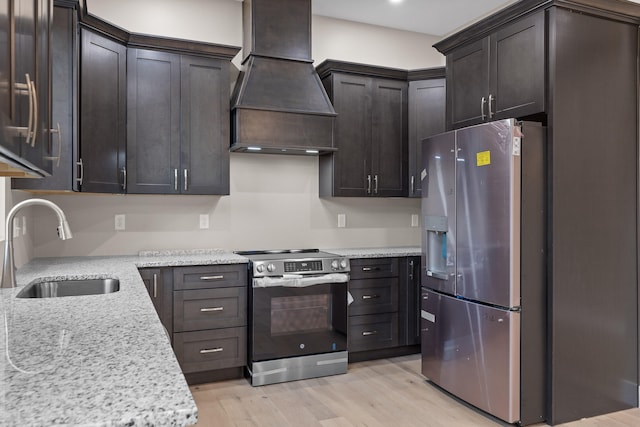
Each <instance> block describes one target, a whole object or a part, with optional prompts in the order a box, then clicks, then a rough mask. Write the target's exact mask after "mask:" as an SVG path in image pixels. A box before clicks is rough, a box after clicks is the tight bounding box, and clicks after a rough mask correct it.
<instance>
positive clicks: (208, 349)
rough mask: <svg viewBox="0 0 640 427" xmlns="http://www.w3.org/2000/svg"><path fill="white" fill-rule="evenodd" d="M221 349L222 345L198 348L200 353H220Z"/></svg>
mask: <svg viewBox="0 0 640 427" xmlns="http://www.w3.org/2000/svg"><path fill="white" fill-rule="evenodd" d="M222 350H224V349H223V348H222V347H217V348H205V349H202V350H200V354H209V353H220V352H221V351H222Z"/></svg>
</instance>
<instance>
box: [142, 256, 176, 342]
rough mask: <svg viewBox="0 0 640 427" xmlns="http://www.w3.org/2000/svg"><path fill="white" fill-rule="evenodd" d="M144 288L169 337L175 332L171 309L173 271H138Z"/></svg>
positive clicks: (147, 269) (153, 269)
mask: <svg viewBox="0 0 640 427" xmlns="http://www.w3.org/2000/svg"><path fill="white" fill-rule="evenodd" d="M138 271H139V272H140V277H142V281H143V282H144V286H145V287H146V288H147V292H149V296H150V297H151V301H152V302H153V306H154V307H155V309H156V312H157V313H158V317H159V318H160V321H161V322H162V325H163V326H164V328H165V329H166V330H167V333H168V334H169V336H171V332H172V331H173V318H172V317H173V314H172V313H173V310H172V307H171V297H172V295H171V292H172V289H171V276H170V274H171V269H167V268H141V269H139V270H138Z"/></svg>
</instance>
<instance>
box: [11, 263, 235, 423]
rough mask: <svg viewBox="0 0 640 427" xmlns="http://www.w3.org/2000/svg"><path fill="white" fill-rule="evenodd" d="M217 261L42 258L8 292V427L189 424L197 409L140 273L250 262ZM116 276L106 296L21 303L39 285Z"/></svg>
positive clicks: (21, 272)
mask: <svg viewBox="0 0 640 427" xmlns="http://www.w3.org/2000/svg"><path fill="white" fill-rule="evenodd" d="M246 262H247V260H246V259H245V258H243V257H240V256H238V255H235V254H232V253H229V252H224V251H215V252H212V253H201V254H183V255H182V256H176V255H172V256H170V255H159V256H145V257H138V256H122V257H77V258H75V257H74V258H39V259H35V260H33V261H31V262H30V263H28V264H27V265H26V266H24V267H22V268H20V269H18V270H17V275H16V276H17V282H18V287H17V288H15V289H1V290H0V426H18V425H20V426H50V425H67V426H69V425H74V426H92V427H93V426H110V427H112V426H150V425H153V426H186V425H191V424H195V423H196V421H197V408H196V405H195V402H194V401H193V398H192V396H191V392H190V391H189V388H188V386H187V383H186V381H185V379H184V376H183V375H182V372H181V370H180V366H179V365H178V362H177V360H176V358H175V356H174V354H173V350H172V349H171V345H170V343H169V340H168V338H167V336H166V334H165V330H164V328H163V326H162V324H161V323H160V320H159V319H158V316H157V314H156V311H155V308H154V307H153V304H152V302H151V299H150V298H149V296H148V294H147V291H146V289H145V287H144V284H143V282H142V279H141V278H140V275H139V274H138V270H137V268H138V267H154V266H173V265H198V264H200V265H203V264H229V263H246ZM42 278H44V279H46V280H54V279H61V278H70V279H85V278H117V279H119V280H120V290H119V291H118V292H115V293H112V294H106V295H88V296H74V297H61V298H41V299H28V298H25V299H22V298H21V299H18V298H15V295H16V294H17V293H18V291H19V290H20V287H21V286H24V285H26V284H28V283H30V282H31V281H33V280H35V279H38V281H42V280H40V279H42Z"/></svg>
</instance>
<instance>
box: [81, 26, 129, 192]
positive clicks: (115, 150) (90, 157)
mask: <svg viewBox="0 0 640 427" xmlns="http://www.w3.org/2000/svg"><path fill="white" fill-rule="evenodd" d="M80 43H81V46H80V109H79V117H80V154H79V165H78V166H79V172H78V174H79V177H78V180H79V181H78V183H79V186H80V190H81V191H83V192H94V193H124V192H125V191H126V173H127V172H126V163H125V157H126V141H127V140H126V137H127V135H126V123H127V98H126V90H127V86H126V76H127V48H126V46H125V45H124V44H122V43H120V42H118V41H115V40H113V39H111V38H108V37H106V36H104V35H102V34H99V33H97V32H94V31H91V30H88V29H84V28H83V29H82V30H81V32H80Z"/></svg>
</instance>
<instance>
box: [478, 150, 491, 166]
mask: <svg viewBox="0 0 640 427" xmlns="http://www.w3.org/2000/svg"><path fill="white" fill-rule="evenodd" d="M490 164H491V151H480V152H479V153H476V166H487V165H490Z"/></svg>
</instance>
